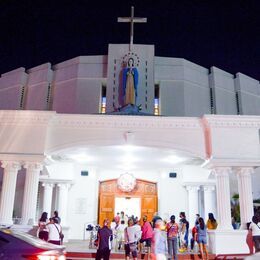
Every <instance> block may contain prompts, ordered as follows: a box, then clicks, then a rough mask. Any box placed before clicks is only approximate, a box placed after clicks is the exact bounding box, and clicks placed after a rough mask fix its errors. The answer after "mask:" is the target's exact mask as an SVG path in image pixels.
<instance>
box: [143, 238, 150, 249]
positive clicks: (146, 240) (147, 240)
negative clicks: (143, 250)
mask: <svg viewBox="0 0 260 260" xmlns="http://www.w3.org/2000/svg"><path fill="white" fill-rule="evenodd" d="M144 242H145V246H147V247H151V245H152V239H151V238H147V239H141V240H140V243H144Z"/></svg>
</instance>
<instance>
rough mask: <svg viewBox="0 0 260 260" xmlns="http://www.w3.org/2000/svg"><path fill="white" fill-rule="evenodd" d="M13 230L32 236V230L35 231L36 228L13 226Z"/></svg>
mask: <svg viewBox="0 0 260 260" xmlns="http://www.w3.org/2000/svg"><path fill="white" fill-rule="evenodd" d="M11 229H12V230H16V231H22V232H25V233H30V234H31V230H33V229H34V226H32V225H12V227H11Z"/></svg>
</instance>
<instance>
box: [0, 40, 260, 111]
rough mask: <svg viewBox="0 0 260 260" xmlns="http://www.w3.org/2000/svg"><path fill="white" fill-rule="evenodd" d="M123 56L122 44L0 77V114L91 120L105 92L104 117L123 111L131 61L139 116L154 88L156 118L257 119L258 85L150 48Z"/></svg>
mask: <svg viewBox="0 0 260 260" xmlns="http://www.w3.org/2000/svg"><path fill="white" fill-rule="evenodd" d="M129 53H130V52H129V45H128V44H111V45H109V50H108V56H106V55H100V56H79V57H76V58H73V59H70V60H67V61H64V62H61V63H59V64H56V65H53V66H51V64H50V63H46V64H42V65H39V66H37V67H34V68H31V69H29V70H27V71H26V70H25V69H24V68H19V69H16V70H13V71H10V72H7V73H5V74H2V75H1V78H0V109H15V110H19V109H26V110H54V111H56V112H58V113H68V114H96V113H100V109H101V91H102V86H105V87H107V94H106V95H107V96H106V97H107V101H106V102H107V103H106V105H107V112H112V111H114V110H115V109H117V108H119V107H121V106H122V105H123V97H122V69H123V67H124V66H125V62H126V61H127V57H128V55H130V56H131V55H132V56H133V57H134V58H135V59H136V62H137V61H138V66H137V64H136V66H137V68H138V71H139V84H138V98H137V105H142V112H147V113H150V114H153V113H154V92H155V89H154V85H155V84H158V85H159V88H160V92H159V96H160V97H159V109H160V114H161V115H165V116H202V115H204V114H221V115H237V114H241V115H260V105H259V104H260V84H259V81H257V80H255V79H252V78H250V77H248V76H246V75H244V74H242V73H237V74H236V76H234V75H232V74H230V73H228V72H226V71H223V70H221V69H219V68H216V67H212V68H211V69H210V72H209V70H208V69H207V68H204V67H201V66H199V65H197V64H194V63H192V62H190V61H187V60H185V59H181V58H166V57H154V46H153V45H134V48H133V50H132V52H131V53H130V54H129ZM23 91H24V92H23Z"/></svg>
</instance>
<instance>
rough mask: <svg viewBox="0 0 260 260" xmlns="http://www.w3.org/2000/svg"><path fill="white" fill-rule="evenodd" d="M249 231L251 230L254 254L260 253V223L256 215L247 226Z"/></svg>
mask: <svg viewBox="0 0 260 260" xmlns="http://www.w3.org/2000/svg"><path fill="white" fill-rule="evenodd" d="M249 229H250V230H252V236H253V241H254V245H255V252H256V253H257V252H260V223H259V219H258V217H257V216H256V215H254V216H253V217H252V222H251V224H250V226H249Z"/></svg>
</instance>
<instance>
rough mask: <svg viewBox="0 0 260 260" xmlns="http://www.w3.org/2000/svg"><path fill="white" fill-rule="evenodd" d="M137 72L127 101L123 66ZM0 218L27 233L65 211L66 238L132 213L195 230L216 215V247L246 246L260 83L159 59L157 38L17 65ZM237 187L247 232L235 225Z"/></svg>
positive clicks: (4, 123)
mask: <svg viewBox="0 0 260 260" xmlns="http://www.w3.org/2000/svg"><path fill="white" fill-rule="evenodd" d="M129 59H132V61H133V67H134V68H135V69H136V71H138V75H137V76H138V83H137V82H134V83H135V91H136V92H135V94H136V95H135V102H134V104H132V105H129V104H127V103H124V95H125V94H124V91H125V90H124V75H123V70H124V69H125V68H126V67H127V66H128V63H129ZM0 133H1V134H0V162H1V168H0V224H1V225H13V228H21V229H26V228H27V229H30V228H31V227H32V226H33V225H37V222H38V219H39V217H40V215H41V213H42V212H44V211H46V212H48V216H51V215H52V213H53V211H54V210H58V212H59V215H60V217H61V220H62V222H61V225H62V226H63V230H64V232H65V237H66V239H69V240H70V239H86V236H87V234H86V231H85V229H86V225H87V224H90V223H100V222H101V221H102V220H103V219H104V218H106V217H109V218H113V216H114V215H115V214H116V213H117V212H119V211H121V210H123V211H125V212H126V213H127V214H131V215H132V214H134V215H136V216H138V217H142V216H143V215H148V216H149V217H150V218H152V216H153V215H154V214H155V213H156V212H158V214H159V215H160V216H161V217H162V218H163V219H167V220H169V217H170V216H171V215H172V214H174V215H175V216H176V218H177V219H178V216H179V212H180V211H185V212H186V215H187V218H188V220H189V221H190V225H191V226H193V223H195V217H196V214H197V213H199V214H200V215H201V216H202V217H204V218H205V220H207V217H208V213H209V212H213V213H214V215H215V216H216V218H217V221H218V223H219V225H218V228H217V230H214V231H209V246H210V250H211V252H213V253H216V254H218V253H223V254H225V253H227V254H228V253H248V252H249V248H248V246H247V243H246V237H247V230H246V223H247V222H250V221H251V219H252V216H253V199H259V198H260V188H259V187H260V168H259V166H260V84H259V82H258V81H257V80H255V79H253V78H250V77H248V76H246V75H244V74H242V73H237V74H236V75H232V74H230V73H228V72H226V71H223V70H221V69H219V68H216V67H211V68H210V69H208V68H204V67H201V66H199V65H197V64H194V63H192V62H190V61H187V60H185V59H181V58H169V57H167V58H166V57H157V56H155V55H154V46H153V45H138V44H133V43H132V42H131V43H130V44H110V45H109V47H108V54H107V55H100V56H80V57H76V58H74V59H71V60H67V61H64V62H62V63H59V64H56V65H51V64H50V63H46V64H42V65H40V66H37V67H34V68H31V69H25V68H18V69H16V70H13V71H10V72H7V73H5V74H2V75H1V78H0ZM234 194H239V202H240V218H241V226H240V229H238V230H234V229H233V228H232V225H231V198H232V196H233V195H234Z"/></svg>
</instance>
